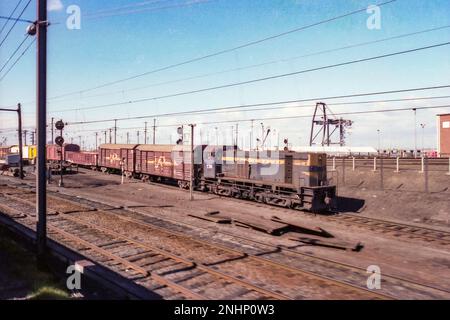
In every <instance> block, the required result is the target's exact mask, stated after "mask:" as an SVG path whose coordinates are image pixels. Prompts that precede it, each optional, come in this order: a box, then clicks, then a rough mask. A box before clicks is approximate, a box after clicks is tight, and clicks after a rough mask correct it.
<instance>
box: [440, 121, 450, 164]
mask: <svg viewBox="0 0 450 320" xmlns="http://www.w3.org/2000/svg"><path fill="white" fill-rule="evenodd" d="M437 117H438V118H437V129H438V154H440V155H441V157H449V156H450V113H447V114H439V115H438V116H437Z"/></svg>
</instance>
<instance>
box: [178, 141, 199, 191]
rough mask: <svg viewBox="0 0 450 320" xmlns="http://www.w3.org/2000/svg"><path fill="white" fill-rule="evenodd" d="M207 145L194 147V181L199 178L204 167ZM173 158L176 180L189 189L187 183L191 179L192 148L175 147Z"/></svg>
mask: <svg viewBox="0 0 450 320" xmlns="http://www.w3.org/2000/svg"><path fill="white" fill-rule="evenodd" d="M205 148H206V146H205V145H199V146H195V147H194V170H195V171H194V180H196V179H197V178H198V173H199V172H200V171H201V170H202V167H203V151H204V149H205ZM172 158H173V163H174V178H175V179H176V180H178V181H179V183H178V184H179V185H180V186H181V187H186V188H187V187H188V184H187V183H183V182H187V181H190V179H191V147H190V146H174V147H173V150H172Z"/></svg>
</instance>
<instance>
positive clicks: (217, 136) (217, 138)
mask: <svg viewBox="0 0 450 320" xmlns="http://www.w3.org/2000/svg"><path fill="white" fill-rule="evenodd" d="M215 129H216V146H218V145H219V133H218V130H219V128H217V127H216V128H215Z"/></svg>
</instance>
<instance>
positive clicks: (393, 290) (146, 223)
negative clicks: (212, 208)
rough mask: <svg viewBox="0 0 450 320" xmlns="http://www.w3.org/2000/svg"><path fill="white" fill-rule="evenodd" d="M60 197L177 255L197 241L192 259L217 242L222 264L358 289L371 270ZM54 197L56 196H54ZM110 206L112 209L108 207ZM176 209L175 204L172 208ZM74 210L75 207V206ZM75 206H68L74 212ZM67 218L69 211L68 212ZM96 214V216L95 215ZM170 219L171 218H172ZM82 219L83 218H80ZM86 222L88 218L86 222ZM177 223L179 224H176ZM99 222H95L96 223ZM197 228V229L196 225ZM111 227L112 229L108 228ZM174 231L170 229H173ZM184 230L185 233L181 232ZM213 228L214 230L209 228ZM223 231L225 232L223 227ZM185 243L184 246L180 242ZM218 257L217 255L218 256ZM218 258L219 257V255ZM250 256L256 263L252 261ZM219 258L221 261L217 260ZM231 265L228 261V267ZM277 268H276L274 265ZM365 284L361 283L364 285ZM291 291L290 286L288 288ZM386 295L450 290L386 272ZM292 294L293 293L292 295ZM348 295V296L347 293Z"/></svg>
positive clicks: (432, 295)
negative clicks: (148, 236)
mask: <svg viewBox="0 0 450 320" xmlns="http://www.w3.org/2000/svg"><path fill="white" fill-rule="evenodd" d="M57 198H64V199H65V200H67V201H68V202H69V206H70V205H72V206H76V205H80V203H82V204H83V205H84V206H85V211H81V212H83V215H84V216H85V215H86V212H88V213H89V212H90V213H91V214H93V215H95V216H96V219H94V220H91V221H89V222H87V223H88V226H90V227H97V228H98V224H99V220H98V215H112V216H113V217H114V219H121V220H122V221H124V222H126V223H127V224H129V225H133V230H135V229H136V228H142V232H145V233H147V234H148V233H151V234H155V235H156V237H157V238H163V239H165V240H164V242H165V243H166V248H165V249H166V250H167V240H166V239H167V237H170V241H171V244H170V246H169V247H170V250H171V251H172V252H174V251H175V252H176V253H177V256H178V254H179V252H180V250H183V249H184V250H186V243H191V244H194V247H192V249H190V250H192V251H194V252H202V253H201V254H199V255H197V257H190V259H189V261H193V260H198V259H203V260H204V256H205V254H208V251H205V250H207V249H208V247H209V250H210V251H211V246H212V245H213V246H214V247H215V248H214V250H216V251H218V252H219V253H220V255H219V256H220V259H218V261H219V264H220V263H222V262H223V261H225V260H227V259H228V260H229V261H231V262H232V263H233V262H236V261H237V262H242V261H245V266H243V267H246V268H248V267H250V266H251V264H252V263H254V264H256V265H253V266H252V268H257V267H258V264H259V267H261V266H260V264H261V263H263V264H266V265H267V266H270V267H271V268H272V269H273V270H274V271H275V270H277V268H278V269H280V271H283V272H285V273H286V272H288V273H289V272H290V273H297V274H298V273H299V271H300V273H302V274H303V275H307V276H312V277H316V275H317V274H320V275H321V277H320V278H321V279H322V280H326V281H328V284H329V283H330V281H331V282H334V283H337V285H338V286H342V284H344V285H346V286H349V285H350V287H353V288H356V289H358V285H359V286H361V285H365V281H366V279H367V273H366V270H365V269H362V268H358V267H355V266H351V265H347V264H342V263H339V262H336V261H332V260H329V259H323V258H318V257H315V256H311V255H308V254H304V253H300V252H298V251H296V250H291V249H288V248H280V247H276V246H270V245H268V244H267V243H259V242H257V241H254V240H250V239H247V238H245V237H237V236H235V235H232V234H228V235H229V236H230V237H234V238H235V243H236V245H235V246H232V247H231V248H230V243H229V242H228V243H220V241H219V245H217V244H213V243H211V239H209V240H208V241H205V240H201V239H198V237H197V238H193V237H192V236H190V237H188V236H187V235H188V234H190V235H192V234H196V235H198V234H199V232H198V229H202V228H199V227H198V226H197V225H195V226H194V225H189V224H187V223H185V222H183V224H182V225H184V226H185V228H181V227H180V226H179V224H178V223H179V221H176V222H175V221H173V222H171V221H167V219H166V218H164V220H161V219H158V218H157V217H152V218H151V219H149V217H148V216H147V217H146V216H143V215H142V214H139V213H136V212H134V211H129V210H124V209H114V208H111V207H110V206H107V205H102V204H100V203H98V202H94V201H90V200H87V199H80V198H75V197H73V196H68V195H61V194H57ZM74 198H75V200H76V201H77V202H76V203H73V202H72V201H73V200H74ZM52 201H53V200H52ZM93 207H103V209H107V210H105V211H102V212H101V213H100V212H99V211H97V212H93V211H92V208H93ZM108 207H109V209H108ZM171 209H172V208H171ZM71 210H72V212H73V208H71ZM71 210H68V212H70V211H71ZM65 217H66V218H67V215H65ZM91 218H92V217H91ZM69 219H72V220H73V217H70V218H69ZM169 220H170V219H169ZM78 222H79V221H78ZM83 223H85V224H86V222H83ZM175 223H177V224H175ZM94 224H95V225H94ZM186 226H190V227H192V228H186ZM194 228H195V229H197V230H195V229H194ZM174 229H175V230H177V232H174V231H173V230H174ZM108 230H109V231H111V230H110V229H108ZM169 231H170V232H169ZM180 231H182V232H183V233H182V234H180ZM204 231H206V228H204V230H203V233H204ZM208 231H210V230H208ZM221 233H224V232H222V231H221ZM174 241H175V243H178V245H174ZM214 242H216V243H217V242H218V241H217V240H214ZM180 245H181V246H180ZM242 248H247V249H246V250H242ZM216 258H217V257H216ZM216 260H217V259H216ZM248 260H250V261H251V262H252V263H249V261H248ZM216 262H217V261H216ZM205 263H206V265H208V264H211V266H214V265H215V264H216V263H215V261H209V262H208V261H206V262H204V264H205ZM229 266H230V265H229V264H228V265H227V268H228V267H229ZM274 268H275V269H274ZM339 278H341V279H346V280H345V282H344V283H342V281H337V280H336V279H339ZM360 288H361V287H359V289H360ZM287 291H289V290H287ZM380 292H381V293H382V295H380V296H379V297H380V298H395V297H397V298H412V299H414V298H420V299H439V298H448V297H449V296H450V295H449V294H450V292H449V291H447V290H445V289H441V288H435V287H433V286H428V285H425V284H421V283H417V282H414V281H411V280H406V279H401V278H398V277H391V276H386V275H384V276H383V289H382V290H381V291H380ZM290 297H291V296H290ZM308 297H311V296H310V295H308V296H307V297H304V296H297V297H295V296H294V297H293V298H296V299H302V298H308ZM347 298H348V297H347Z"/></svg>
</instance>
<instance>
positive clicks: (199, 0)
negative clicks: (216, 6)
mask: <svg viewBox="0 0 450 320" xmlns="http://www.w3.org/2000/svg"><path fill="white" fill-rule="evenodd" d="M211 1H213V0H193V1H186V2H185V3H177V4H172V5H166V6H160V7H153V8H152V7H150V8H141V9H128V10H122V11H119V12H110V13H97V14H96V13H93V14H88V15H85V16H84V19H86V20H96V19H101V18H108V17H116V16H121V15H127V14H137V13H142V12H148V11H159V10H165V9H175V8H183V7H188V6H191V5H197V4H202V3H208V2H211ZM160 2H167V1H160Z"/></svg>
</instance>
